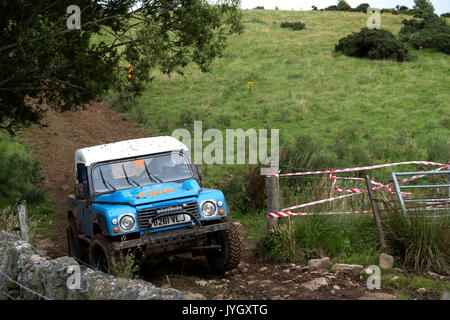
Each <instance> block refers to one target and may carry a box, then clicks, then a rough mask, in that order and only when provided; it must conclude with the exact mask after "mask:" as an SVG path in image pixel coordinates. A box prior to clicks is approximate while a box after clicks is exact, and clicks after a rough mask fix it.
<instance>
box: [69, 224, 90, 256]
mask: <svg viewBox="0 0 450 320" xmlns="http://www.w3.org/2000/svg"><path fill="white" fill-rule="evenodd" d="M78 234H79V231H78V228H77V225H76V223H75V219H74V218H73V217H71V218H69V228H67V242H68V243H67V246H68V249H69V253H70V255H71V256H72V257H75V258H76V259H79V260H81V261H83V262H87V258H88V246H87V244H86V243H85V242H84V241H83V240H81V239H80V238H78Z"/></svg>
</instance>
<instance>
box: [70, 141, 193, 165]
mask: <svg viewBox="0 0 450 320" xmlns="http://www.w3.org/2000/svg"><path fill="white" fill-rule="evenodd" d="M178 150H185V151H189V150H188V148H187V147H186V145H184V144H183V143H182V142H180V141H178V140H177V139H175V138H174V137H170V136H163V137H152V138H141V139H133V140H125V141H119V142H114V143H108V144H102V145H98V146H93V147H87V148H83V149H78V150H77V151H76V152H75V166H76V165H77V164H79V163H83V164H84V165H85V166H90V165H91V164H93V163H95V162H102V161H110V160H116V159H123V158H129V157H137V156H142V155H147V154H154V153H161V152H170V151H178Z"/></svg>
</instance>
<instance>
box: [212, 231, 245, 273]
mask: <svg viewBox="0 0 450 320" xmlns="http://www.w3.org/2000/svg"><path fill="white" fill-rule="evenodd" d="M211 240H212V241H211V242H212V244H217V245H220V247H221V249H220V250H217V251H212V252H209V253H208V254H207V255H206V259H207V260H208V263H209V266H210V267H211V269H212V270H213V271H214V272H217V273H223V272H225V271H230V270H232V269H234V268H236V267H237V266H238V265H239V262H240V261H241V239H240V235H239V230H238V229H237V227H236V226H235V225H234V224H233V223H231V226H230V228H229V229H227V230H223V231H218V232H215V233H213V234H212V235H211Z"/></svg>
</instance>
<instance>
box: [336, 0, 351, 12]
mask: <svg viewBox="0 0 450 320" xmlns="http://www.w3.org/2000/svg"><path fill="white" fill-rule="evenodd" d="M336 9H337V11H352V7H351V6H350V5H349V4H348V3H347V2H346V1H344V0H339V2H338V4H337V7H336Z"/></svg>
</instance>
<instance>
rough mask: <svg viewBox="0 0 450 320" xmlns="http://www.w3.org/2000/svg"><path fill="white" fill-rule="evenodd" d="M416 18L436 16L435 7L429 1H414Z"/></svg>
mask: <svg viewBox="0 0 450 320" xmlns="http://www.w3.org/2000/svg"><path fill="white" fill-rule="evenodd" d="M412 11H413V13H414V17H415V18H422V19H424V18H428V17H430V16H435V14H434V7H433V5H432V4H431V2H430V1H429V0H414V6H413V9H412Z"/></svg>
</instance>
